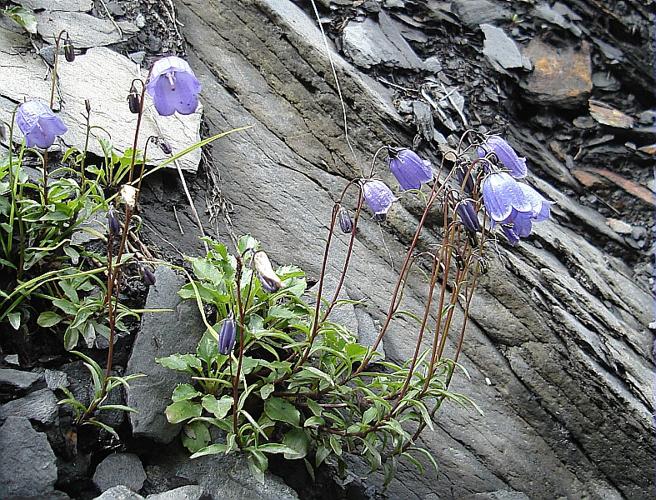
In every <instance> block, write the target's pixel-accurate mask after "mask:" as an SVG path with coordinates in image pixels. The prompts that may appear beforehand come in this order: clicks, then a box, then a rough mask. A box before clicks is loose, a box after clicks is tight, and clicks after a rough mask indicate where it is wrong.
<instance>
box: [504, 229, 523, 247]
mask: <svg viewBox="0 0 656 500" xmlns="http://www.w3.org/2000/svg"><path fill="white" fill-rule="evenodd" d="M501 232H502V233H503V235H504V236H505V237H506V239H507V240H508V243H510V244H511V245H512V246H515V245H516V244H517V243H519V236H518V235H517V233H516V232H515V230H514V229H513V228H512V227H509V226H501Z"/></svg>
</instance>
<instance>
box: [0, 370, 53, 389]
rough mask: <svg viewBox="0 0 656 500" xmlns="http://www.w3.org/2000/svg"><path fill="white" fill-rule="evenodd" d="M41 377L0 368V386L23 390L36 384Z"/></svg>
mask: <svg viewBox="0 0 656 500" xmlns="http://www.w3.org/2000/svg"><path fill="white" fill-rule="evenodd" d="M42 377H43V376H42V375H41V374H40V373H32V372H24V371H21V370H13V369H11V368H2V369H0V386H3V387H10V388H12V389H18V390H25V389H29V388H30V387H32V386H33V385H34V384H36V383H37V382H38V381H39V380H41V378H42Z"/></svg>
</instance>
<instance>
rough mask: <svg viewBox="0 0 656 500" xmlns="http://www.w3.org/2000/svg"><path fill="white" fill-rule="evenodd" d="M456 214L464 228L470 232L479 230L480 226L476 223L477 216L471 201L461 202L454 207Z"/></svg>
mask: <svg viewBox="0 0 656 500" xmlns="http://www.w3.org/2000/svg"><path fill="white" fill-rule="evenodd" d="M456 212H457V213H458V217H460V220H461V221H462V223H463V225H464V226H465V228H466V229H467V230H469V231H472V232H474V233H475V232H478V231H480V230H481V224H480V222H479V221H478V214H477V213H476V208H475V206H474V203H473V202H472V200H465V201H461V202H460V203H458V204H457V205H456Z"/></svg>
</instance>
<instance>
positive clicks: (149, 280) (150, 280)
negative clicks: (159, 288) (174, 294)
mask: <svg viewBox="0 0 656 500" xmlns="http://www.w3.org/2000/svg"><path fill="white" fill-rule="evenodd" d="M142 271H143V284H144V285H146V286H152V285H154V284H155V282H156V281H157V280H156V279H155V273H153V272H152V271H151V270H150V268H149V267H146V266H144V267H143V268H142Z"/></svg>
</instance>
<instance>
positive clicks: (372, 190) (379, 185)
mask: <svg viewBox="0 0 656 500" xmlns="http://www.w3.org/2000/svg"><path fill="white" fill-rule="evenodd" d="M362 194H363V195H364V201H365V202H366V204H367V206H368V207H369V208H370V209H371V211H372V212H373V213H374V214H375V215H376V216H378V217H383V218H384V217H385V216H386V215H387V212H388V211H389V209H390V208H391V207H392V203H394V202H395V201H396V198H395V196H394V194H393V193H392V190H391V189H390V188H388V187H387V185H386V184H385V183H384V182H383V181H379V180H376V179H369V180H366V181H363V182H362Z"/></svg>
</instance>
